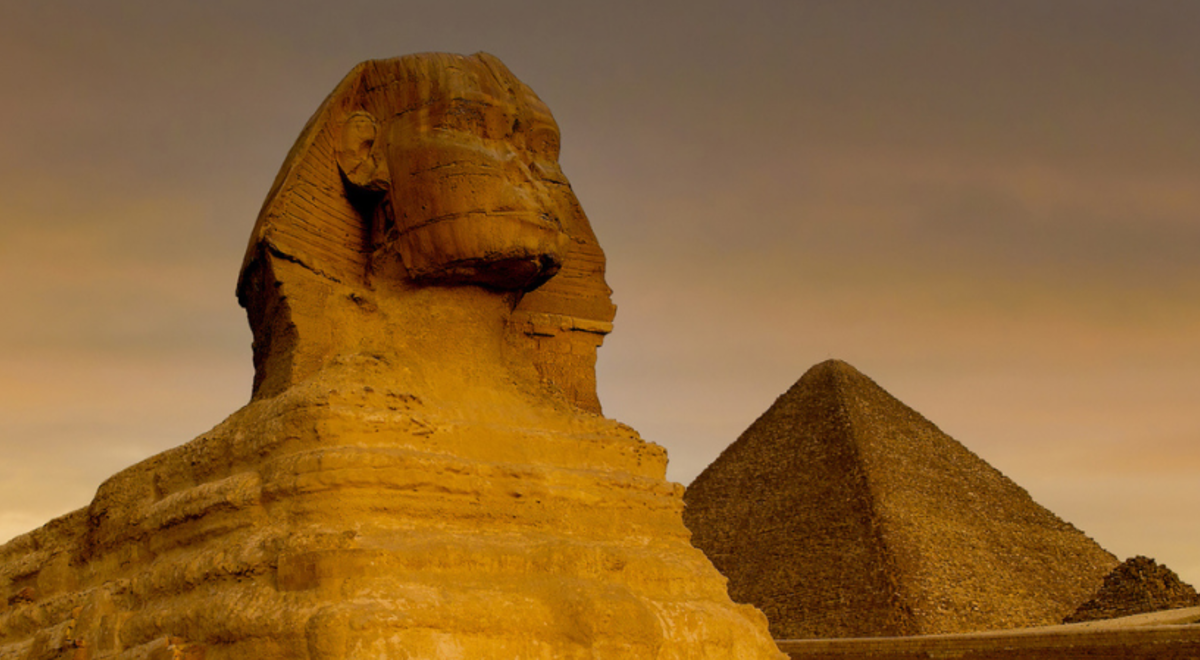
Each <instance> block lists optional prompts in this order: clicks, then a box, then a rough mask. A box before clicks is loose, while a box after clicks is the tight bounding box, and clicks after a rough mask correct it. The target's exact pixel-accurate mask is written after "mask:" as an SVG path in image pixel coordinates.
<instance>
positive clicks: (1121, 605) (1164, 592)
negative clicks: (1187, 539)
mask: <svg viewBox="0 0 1200 660" xmlns="http://www.w3.org/2000/svg"><path fill="white" fill-rule="evenodd" d="M1196 606H1200V595H1197V594H1196V590H1195V589H1194V588H1193V587H1192V586H1191V585H1190V584H1187V583H1186V582H1184V581H1183V580H1180V579H1179V576H1178V575H1176V574H1175V571H1172V570H1171V569H1169V568H1167V567H1166V566H1160V565H1159V564H1158V562H1156V561H1154V560H1153V559H1150V558H1149V557H1141V556H1138V557H1130V558H1129V559H1126V560H1125V561H1123V562H1121V564H1120V565H1119V566H1117V567H1116V568H1114V569H1113V570H1112V572H1111V573H1109V574H1108V575H1106V576H1104V584H1103V585H1102V586H1101V587H1100V591H1098V592H1096V594H1095V596H1094V597H1093V598H1092V599H1091V600H1089V601H1087V602H1086V603H1084V604H1083V605H1080V606H1079V609H1077V610H1075V611H1074V612H1072V613H1071V614H1070V615H1068V616H1067V617H1066V618H1065V619H1063V623H1080V622H1083V621H1098V620H1101V619H1113V618H1116V617H1123V616H1130V615H1132V614H1142V613H1145V612H1157V611H1159V610H1173V609H1179V608H1183V607H1196Z"/></svg>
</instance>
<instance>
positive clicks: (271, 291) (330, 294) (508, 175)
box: [0, 54, 782, 660]
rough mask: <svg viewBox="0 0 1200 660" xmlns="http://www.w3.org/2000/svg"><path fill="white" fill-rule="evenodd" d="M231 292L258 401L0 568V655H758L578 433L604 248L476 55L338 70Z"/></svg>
mask: <svg viewBox="0 0 1200 660" xmlns="http://www.w3.org/2000/svg"><path fill="white" fill-rule="evenodd" d="M238 299H239V300H240V302H241V303H242V305H243V306H245V307H246V309H247V312H248V314H249V317H250V325H251V328H252V330H253V334H254V362H255V369H256V374H255V380H254V393H253V398H252V401H251V402H250V403H249V404H248V405H247V406H246V407H244V408H242V409H241V410H239V411H237V412H236V413H234V414H233V415H232V416H230V417H229V418H228V419H227V420H225V421H224V422H222V423H221V424H220V425H218V426H217V427H216V428H214V429H213V430H212V431H210V432H208V433H206V434H204V435H202V436H201V437H199V438H197V439H195V440H193V441H191V442H189V443H187V444H185V445H182V446H180V447H177V448H175V449H172V450H170V451H167V452H164V453H162V454H159V455H157V456H154V457H151V458H149V459H147V460H145V461H143V462H141V463H139V464H137V465H134V466H132V467H130V468H128V469H126V470H124V471H122V472H120V473H118V474H117V475H115V476H113V477H112V478H110V479H109V480H108V481H106V482H105V483H104V484H103V485H102V486H101V487H100V489H99V491H98V492H97V494H96V497H95V499H94V501H93V502H92V503H91V504H90V505H89V506H88V507H87V508H85V509H81V510H79V511H76V512H74V513H71V514H68V515H66V516H64V517H62V518H59V519H57V520H54V521H51V522H50V523H49V524H47V525H46V526H44V527H42V528H40V529H38V530H35V531H33V532H30V533H29V534H26V535H23V536H21V537H18V538H16V539H14V540H12V541H11V542H9V543H8V544H6V545H4V546H2V547H0V587H2V588H3V589H4V590H5V592H6V597H5V598H4V599H3V600H0V658H22V659H28V660H36V659H41V658H77V659H96V660H99V659H102V658H121V659H129V660H132V659H134V658H155V659H156V658H201V657H203V658H207V660H218V659H234V658H238V659H245V658H263V659H271V658H279V659H283V658H288V659H293V658H295V659H300V658H308V659H312V660H318V659H320V660H335V659H339V660H340V659H349V658H356V659H357V658H371V659H373V660H374V659H380V658H464V659H466V658H545V659H551V658H554V659H560V658H621V659H625V658H632V659H636V658H647V659H650V658H654V659H660V660H669V659H681V660H682V659H687V658H712V659H730V660H732V659H735V658H736V659H743V658H779V657H782V656H781V655H780V654H779V652H778V650H777V648H776V647H775V645H774V643H773V642H772V641H771V639H770V637H769V634H768V632H767V623H766V619H765V618H764V617H763V616H762V614H761V613H759V612H758V611H757V610H755V609H754V608H752V607H750V606H745V605H736V604H734V603H733V602H732V601H730V600H729V598H728V596H727V594H726V591H725V584H724V580H723V578H721V577H720V575H719V574H718V573H717V572H716V571H715V570H714V569H713V567H712V565H711V564H710V563H709V562H708V560H707V559H705V557H704V556H703V555H702V554H701V553H700V552H699V551H698V550H696V549H694V548H693V547H692V546H691V545H690V543H689V540H688V539H689V534H688V532H687V530H686V529H685V528H684V526H683V523H682V507H683V504H682V488H681V487H680V486H678V485H676V484H672V483H669V482H667V481H666V480H665V478H664V476H665V468H666V455H665V452H664V451H663V450H662V449H661V448H660V447H658V446H656V445H653V444H650V443H647V442H645V441H643V440H642V439H641V438H639V437H638V435H637V433H636V432H634V431H633V430H631V429H629V428H628V427H626V426H623V425H621V424H619V423H617V422H614V421H612V420H609V419H606V418H604V417H602V416H601V415H600V407H599V402H598V401H597V399H596V391H595V375H594V363H595V356H596V349H597V347H598V346H599V345H600V342H601V340H602V339H603V337H604V335H605V334H606V333H607V332H608V331H609V330H610V329H611V321H612V318H613V315H614V312H615V308H614V306H613V305H612V303H611V301H610V299H609V289H608V287H607V285H606V284H605V281H604V254H603V252H602V251H601V250H600V247H599V245H598V244H597V242H596V238H595V235H594V234H593V233H592V231H591V228H590V226H589V224H588V221H587V218H586V217H585V216H584V215H583V212H582V210H581V209H580V208H579V204H578V202H577V201H576V199H575V196H574V194H573V193H572V191H571V187H570V185H569V184H568V183H567V180H566V178H565V177H564V176H563V174H562V172H561V170H560V169H559V167H558V130H557V127H556V126H555V123H554V119H553V118H552V117H551V115H550V112H549V110H547V109H546V107H545V105H543V104H542V103H541V101H539V100H538V98H537V97H536V96H535V95H534V94H533V92H532V91H530V90H529V88H528V87H526V86H525V85H523V84H522V83H521V82H520V81H518V80H517V79H516V78H515V77H513V75H512V74H511V73H509V71H508V70H507V69H506V68H505V67H504V65H503V64H501V63H500V62H499V61H498V60H496V59H495V58H493V57H491V56H488V55H484V54H480V55H475V56H472V57H462V56H457V55H443V54H426V55H414V56H408V57H403V58H399V59H392V60H382V61H372V62H366V63H364V64H361V65H359V66H358V67H356V68H355V69H354V70H353V71H352V72H351V73H350V74H349V75H348V76H347V77H346V78H345V79H344V80H343V81H342V82H341V83H340V84H339V85H338V87H337V89H335V90H334V92H333V93H332V94H331V95H330V96H329V98H328V99H326V101H325V102H324V103H323V104H322V106H321V107H320V108H319V109H318V110H317V113H316V114H315V115H314V116H313V118H312V119H311V120H310V121H309V123H308V125H307V126H306V127H305V129H304V131H303V133H302V134H301V136H300V138H299V139H298V141H297V142H296V145H295V146H294V147H293V149H292V151H291V153H290V154H289V155H288V157H287V160H286V161H285V163H284V165H283V168H282V170H281V171H280V173H279V176H278V177H277V179H276V181H275V184H274V186H273V187H272V190H271V192H270V194H269V195H268V197H267V201H266V203H265V204H264V206H263V210H262V212H261V214H260V216H259V218H258V222H257V224H256V226H255V229H254V232H253V235H252V237H251V240H250V245H249V249H248V250H247V254H246V259H245V262H244V266H243V270H242V274H241V278H240V280H239V284H238Z"/></svg>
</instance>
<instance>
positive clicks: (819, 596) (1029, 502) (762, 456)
mask: <svg viewBox="0 0 1200 660" xmlns="http://www.w3.org/2000/svg"><path fill="white" fill-rule="evenodd" d="M684 499H685V502H686V504H687V508H686V509H685V511H684V522H685V523H686V524H687V525H688V527H689V528H690V529H691V530H692V532H693V539H692V541H693V543H694V544H695V545H696V546H697V547H699V548H701V549H702V550H704V551H705V553H707V554H708V556H709V558H710V559H711V560H712V562H713V564H714V565H716V567H717V569H718V570H720V571H721V572H722V573H724V574H725V576H726V577H727V578H729V593H730V595H731V596H732V597H733V599H734V600H736V601H739V602H745V603H752V604H754V605H755V606H757V607H759V608H760V609H762V610H763V612H764V613H765V614H766V615H767V617H768V619H769V620H770V622H771V632H772V634H773V635H774V637H775V638H776V639H798V638H812V637H864V636H884V635H919V634H935V633H951V632H968V631H978V630H994V629H1004V628H1017V627H1024V626H1035V625H1048V624H1057V623H1058V622H1060V621H1061V620H1062V618H1063V616H1065V615H1066V614H1067V613H1069V612H1071V611H1073V610H1074V609H1075V608H1076V607H1078V605H1079V603H1081V602H1083V601H1084V600H1085V599H1086V598H1088V596H1089V595H1090V594H1092V593H1094V592H1095V590H1096V589H1097V588H1098V587H1099V585H1100V582H1101V580H1102V579H1103V577H1104V575H1105V574H1106V573H1107V572H1108V571H1109V570H1111V569H1112V567H1113V566H1115V565H1116V564H1117V560H1116V558H1115V557H1113V556H1112V555H1111V554H1109V553H1108V552H1106V551H1105V550H1104V549H1103V548H1101V547H1100V546H1099V545H1097V544H1096V543H1095V542H1094V541H1093V540H1092V539H1090V538H1088V537H1087V536H1086V535H1084V534H1083V533H1082V532H1080V531H1079V530H1078V529H1076V528H1075V527H1074V526H1072V525H1070V524H1069V523H1067V522H1064V521H1063V520H1061V519H1060V518H1058V517H1057V516H1055V515H1054V514H1053V513H1051V512H1050V511H1048V510H1046V509H1045V508H1043V507H1041V506H1040V505H1038V504H1037V503H1036V502H1034V501H1033V499H1032V498H1031V497H1030V496H1029V494H1028V493H1027V492H1026V491H1025V490H1024V489H1022V488H1021V487H1020V486H1018V485H1017V484H1015V483H1013V482H1012V481H1011V480H1010V479H1008V478H1007V477H1005V476H1004V475H1003V474H1001V473H1000V472H999V471H997V470H996V469H994V468H992V467H991V466H990V465H988V464H987V463H986V462H985V461H983V460H982V459H981V458H979V457H978V456H976V455H975V454H973V453H971V452H970V451H969V450H968V449H967V448H966V447H964V446H963V445H961V444H959V443H958V442H957V441H955V440H954V439H953V438H951V437H950V436H948V435H946V434H945V433H943V432H942V431H941V430H940V429H938V427H937V426H935V425H934V424H933V423H931V422H930V421H929V420H927V419H925V418H924V417H922V416H921V415H920V414H919V413H917V412H916V411H914V410H913V409H911V408H909V407H908V406H906V405H904V404H903V403H901V402H900V401H898V400H897V399H896V398H894V397H893V396H891V395H890V394H888V393H887V392H885V391H884V390H883V389H882V388H881V387H879V386H878V385H876V384H875V383H874V382H873V381H872V380H871V379H870V378H867V377H866V376H864V375H863V374H861V373H859V372H858V371H857V370H856V369H855V368H854V367H852V366H850V365H849V364H846V363H845V362H841V361H837V360H831V361H828V362H823V363H821V364H819V365H817V366H815V367H813V368H812V369H810V370H809V371H808V372H807V373H806V374H805V375H804V376H803V377H802V378H801V379H800V380H799V381H798V382H797V383H796V384H795V385H794V386H793V387H792V388H791V389H789V390H788V391H787V392H786V393H784V394H783V395H782V396H781V397H779V399H778V400H776V402H775V403H774V405H772V406H771V408H770V409H769V410H767V411H766V412H765V413H764V414H763V415H762V416H761V417H760V418H759V419H758V420H757V421H755V422H754V424H752V425H751V426H750V428H748V429H747V430H746V431H745V432H744V433H743V434H742V436H741V437H740V438H738V440H737V441H736V442H734V443H733V444H732V445H730V446H729V447H728V448H727V449H726V450H725V451H724V452H723V453H722V454H721V456H720V457H719V458H718V459H717V460H716V461H715V462H714V463H713V464H712V465H710V466H709V467H708V469H706V470H705V471H704V472H703V473H702V474H701V475H700V476H699V477H697V478H696V480H695V481H694V482H693V483H692V485H691V486H690V487H689V488H688V490H687V492H686V494H685V496H684Z"/></svg>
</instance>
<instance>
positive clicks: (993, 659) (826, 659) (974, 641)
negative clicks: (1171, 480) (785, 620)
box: [777, 608, 1200, 660]
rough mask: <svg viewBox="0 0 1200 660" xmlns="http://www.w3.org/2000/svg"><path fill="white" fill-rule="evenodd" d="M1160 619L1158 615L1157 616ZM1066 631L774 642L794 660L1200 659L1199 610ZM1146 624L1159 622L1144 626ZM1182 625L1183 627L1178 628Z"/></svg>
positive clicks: (1071, 627) (1047, 629)
mask: <svg viewBox="0 0 1200 660" xmlns="http://www.w3.org/2000/svg"><path fill="white" fill-rule="evenodd" d="M1156 614H1159V615H1161V613H1156ZM1155 617H1156V615H1155V614H1152V615H1145V616H1144V617H1129V618H1127V619H1124V620H1117V621H1116V622H1112V621H1106V622H1097V623H1085V624H1076V625H1068V626H1049V627H1045V628H1031V629H1023V630H1012V631H1000V632H986V633H973V634H963V635H924V636H917V637H872V638H858V639H806V640H783V641H778V642H777V643H778V644H779V648H780V650H782V651H783V652H784V653H787V654H788V656H789V657H791V658H793V659H795V660H801V659H803V660H843V659H845V660H849V659H851V658H853V659H855V660H917V659H918V658H919V659H921V660H926V659H928V658H956V659H958V660H1051V659H1053V660H1060V659H1062V658H1122V659H1129V660H1151V659H1153V660H1185V659H1186V660H1194V659H1195V658H1200V622H1197V621H1198V620H1200V608H1189V609H1188V610H1176V611H1175V612H1174V613H1172V614H1171V615H1170V616H1169V617H1164V616H1157V617H1156V618H1155ZM1146 622H1158V623H1154V624H1151V625H1146ZM1183 622H1187V623H1183Z"/></svg>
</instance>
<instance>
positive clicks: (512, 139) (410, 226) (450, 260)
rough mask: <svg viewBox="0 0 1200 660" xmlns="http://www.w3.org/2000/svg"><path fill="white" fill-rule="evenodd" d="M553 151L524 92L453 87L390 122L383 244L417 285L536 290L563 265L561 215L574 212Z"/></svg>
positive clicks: (547, 128) (543, 121) (541, 115)
mask: <svg viewBox="0 0 1200 660" xmlns="http://www.w3.org/2000/svg"><path fill="white" fill-rule="evenodd" d="M558 145H559V134H558V126H557V125H556V124H555V122H554V119H553V117H551V115H550V111H549V110H548V109H547V108H546V106H545V105H543V104H542V102H541V101H540V100H538V99H537V98H536V97H534V96H533V95H532V93H526V94H522V95H519V96H518V95H515V94H511V93H506V94H492V93H488V92H487V91H485V90H481V89H468V90H461V89H460V90H456V93H453V94H445V95H444V98H441V99H435V100H434V101H433V102H431V103H428V104H424V105H421V106H418V107H417V108H415V109H411V110H408V111H406V112H402V113H400V114H398V115H396V116H395V117H393V118H392V119H391V121H390V122H388V126H387V128H386V147H385V148H386V158H387V169H388V171H389V172H390V177H391V186H390V189H389V191H388V199H389V201H390V204H386V205H384V210H385V213H387V214H390V216H391V217H390V218H388V219H387V220H385V221H388V220H390V222H391V223H392V226H391V227H390V228H389V229H388V230H387V231H386V232H384V235H383V236H382V241H383V243H384V247H385V248H386V249H391V250H395V251H396V252H398V253H399V255H400V257H401V258H402V260H403V262H404V265H405V267H406V268H407V269H408V273H409V275H410V277H412V278H413V279H414V280H416V281H419V282H426V283H438V284H463V283H468V284H480V285H483V286H488V287H492V288H497V289H505V290H524V291H528V290H531V289H533V288H535V287H536V286H538V285H540V284H541V283H542V282H545V281H546V280H547V279H549V278H550V277H551V276H553V275H554V274H555V273H556V272H558V269H559V267H560V266H561V265H562V261H563V258H564V257H565V255H566V250H567V246H568V242H569V240H568V237H567V235H566V234H565V233H564V232H563V224H564V218H565V214H567V213H574V212H575V211H574V210H573V209H574V208H577V205H576V204H575V203H574V196H573V193H571V190H570V186H569V185H568V183H567V179H566V177H564V176H563V173H562V170H561V169H559V166H558ZM388 207H390V208H388Z"/></svg>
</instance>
